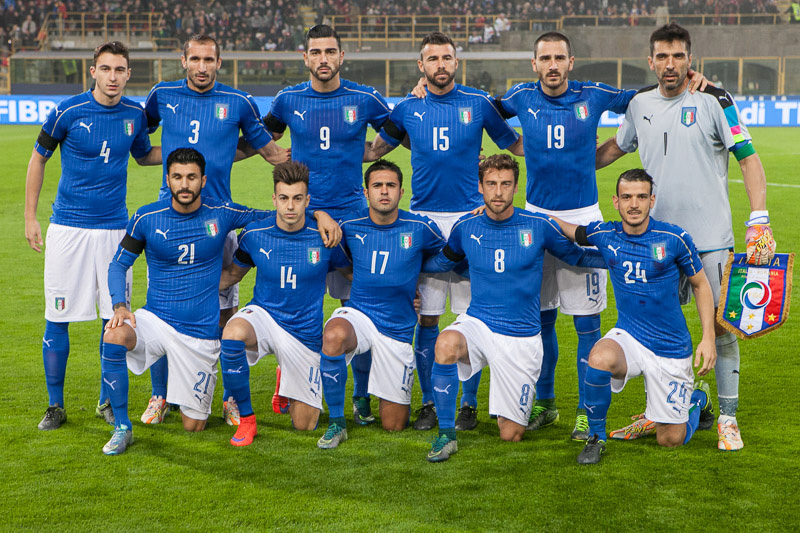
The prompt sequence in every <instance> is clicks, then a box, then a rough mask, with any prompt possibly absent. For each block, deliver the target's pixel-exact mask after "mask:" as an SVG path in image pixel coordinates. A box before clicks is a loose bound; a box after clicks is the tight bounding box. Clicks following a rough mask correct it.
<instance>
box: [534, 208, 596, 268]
mask: <svg viewBox="0 0 800 533" xmlns="http://www.w3.org/2000/svg"><path fill="white" fill-rule="evenodd" d="M565 224H566V223H565ZM562 231H563V230H562V229H561V227H560V225H559V224H558V223H556V221H555V220H553V219H552V218H551V220H548V221H547V222H546V223H545V228H544V231H543V233H544V247H545V248H546V249H547V251H548V252H550V253H551V254H552V255H554V256H556V257H558V258H559V259H561V260H562V261H564V262H565V263H567V264H568V265H572V266H579V267H583V268H608V265H607V264H606V261H605V259H603V255H602V254H601V253H600V252H599V251H597V249H595V248H581V247H580V246H578V245H579V244H581V245H583V246H594V244H592V243H590V242H589V240H588V239H587V238H586V226H575V228H574V229H573V231H572V233H573V237H575V239H574V241H575V242H572V240H571V239H568V238H567V237H565V236H564V234H563V233H562ZM576 243H577V244H576ZM584 243H585V244H584Z"/></svg>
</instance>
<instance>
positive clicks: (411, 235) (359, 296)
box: [341, 209, 445, 343]
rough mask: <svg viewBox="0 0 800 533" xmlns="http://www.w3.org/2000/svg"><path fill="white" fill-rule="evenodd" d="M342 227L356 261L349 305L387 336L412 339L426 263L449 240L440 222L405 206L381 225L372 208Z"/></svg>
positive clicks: (344, 239)
mask: <svg viewBox="0 0 800 533" xmlns="http://www.w3.org/2000/svg"><path fill="white" fill-rule="evenodd" d="M341 225H342V242H343V243H345V247H346V249H347V251H348V253H349V254H350V257H351V259H352V261H353V287H352V289H351V290H350V300H349V301H348V303H347V305H348V306H350V307H354V308H356V309H358V310H359V311H361V312H362V313H364V314H365V315H367V316H368V317H370V319H372V322H373V323H374V324H375V327H376V328H378V331H380V332H381V333H383V334H384V335H386V336H387V337H391V338H392V339H395V340H398V341H400V342H409V343H410V342H411V339H412V338H413V336H414V326H415V324H416V322H417V313H416V311H415V310H414V295H415V293H416V289H417V278H418V277H419V273H420V269H421V267H422V261H423V259H424V258H425V257H427V256H431V255H435V254H436V253H437V252H438V251H439V250H441V249H442V247H443V246H444V244H445V240H444V238H443V237H442V233H441V232H440V231H439V228H438V226H437V225H436V224H435V223H434V222H433V221H431V220H430V219H429V218H427V217H423V216H420V215H412V214H411V213H408V212H406V211H403V210H400V211H399V215H398V217H397V220H396V221H395V222H393V223H392V224H388V225H385V226H382V225H378V224H375V223H374V222H373V221H372V220H371V219H370V218H369V210H368V209H363V210H361V211H358V212H355V213H352V214H350V215H348V216H346V217H345V218H344V220H343V221H342V223H341Z"/></svg>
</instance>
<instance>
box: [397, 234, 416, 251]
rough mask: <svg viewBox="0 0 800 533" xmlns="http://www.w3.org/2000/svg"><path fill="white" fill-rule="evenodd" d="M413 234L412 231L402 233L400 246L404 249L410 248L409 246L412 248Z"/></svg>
mask: <svg viewBox="0 0 800 533" xmlns="http://www.w3.org/2000/svg"><path fill="white" fill-rule="evenodd" d="M411 235H412V234H411V233H401V234H400V248H402V249H403V250H408V249H409V248H411V244H412V242H413V241H412V239H411Z"/></svg>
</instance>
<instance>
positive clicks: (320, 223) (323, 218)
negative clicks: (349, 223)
mask: <svg viewBox="0 0 800 533" xmlns="http://www.w3.org/2000/svg"><path fill="white" fill-rule="evenodd" d="M313 217H314V220H316V221H317V229H318V230H319V235H320V237H322V242H323V243H324V244H325V248H333V247H334V246H336V245H337V244H339V242H340V241H341V240H342V228H341V226H339V223H338V222H336V221H335V220H333V218H331V216H330V215H329V214H328V213H326V212H325V211H319V210H317V211H314V213H313Z"/></svg>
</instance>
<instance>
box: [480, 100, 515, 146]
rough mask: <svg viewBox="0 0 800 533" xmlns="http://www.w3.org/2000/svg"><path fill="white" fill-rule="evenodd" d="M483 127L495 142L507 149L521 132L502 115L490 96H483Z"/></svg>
mask: <svg viewBox="0 0 800 533" xmlns="http://www.w3.org/2000/svg"><path fill="white" fill-rule="evenodd" d="M481 107H482V114H483V119H484V121H483V128H484V129H485V130H486V133H488V134H489V137H491V138H492V140H493V141H494V143H495V144H496V145H497V146H498V147H499V148H501V149H503V150H505V149H506V148H508V147H509V146H511V145H512V144H514V143H515V142H517V139H519V134H518V133H517V132H516V131H515V130H514V128H512V127H511V126H510V125H509V124H508V122H506V121H505V119H504V118H503V117H502V116H501V114H500V111H499V110H498V109H497V107H495V103H494V102H493V101H492V100H491V98H489V97H488V96H487V97H485V98H481Z"/></svg>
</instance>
